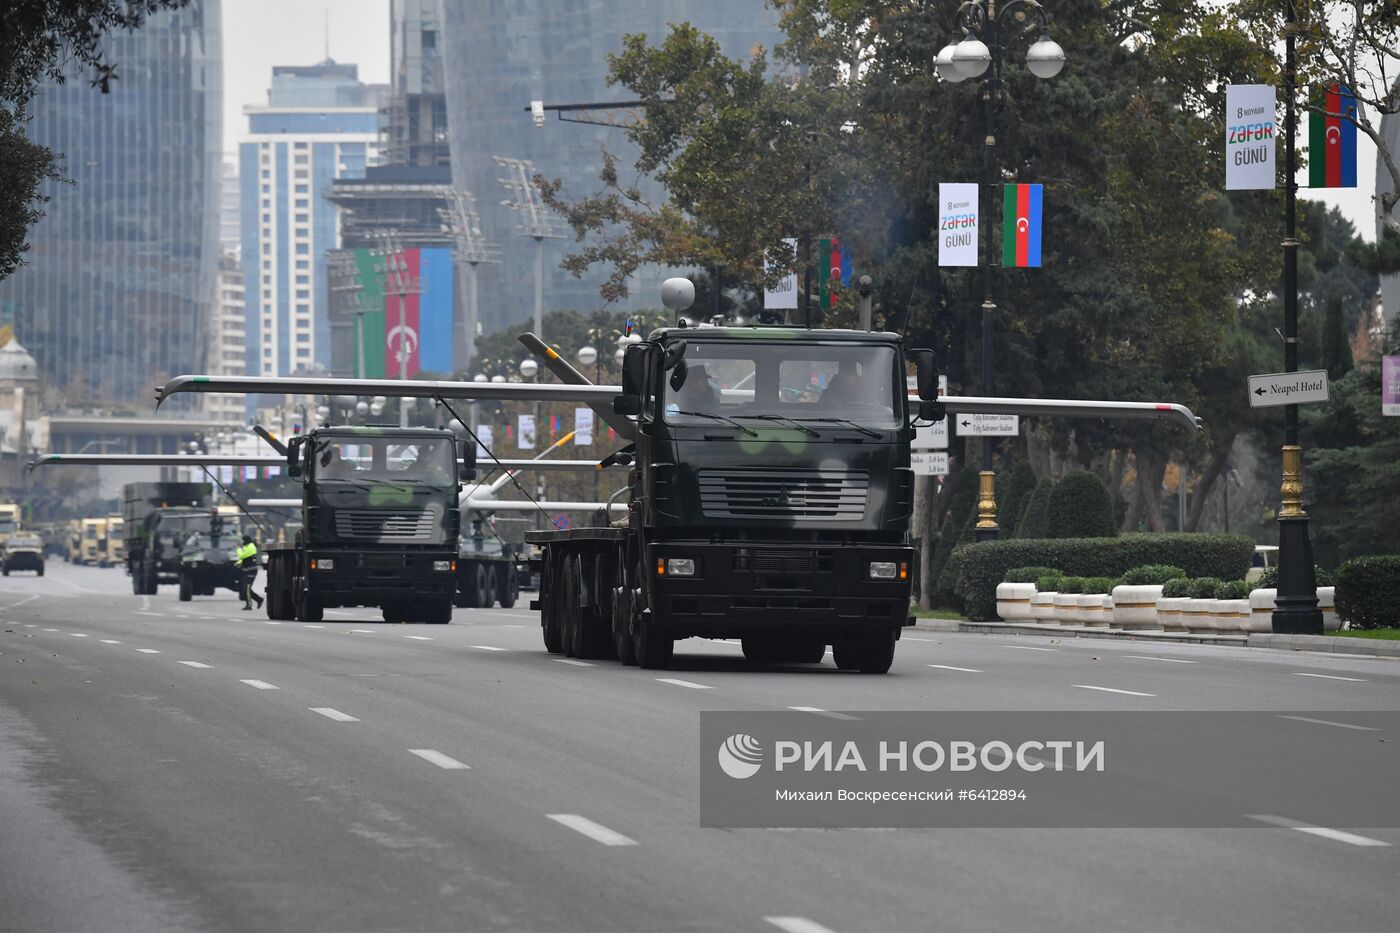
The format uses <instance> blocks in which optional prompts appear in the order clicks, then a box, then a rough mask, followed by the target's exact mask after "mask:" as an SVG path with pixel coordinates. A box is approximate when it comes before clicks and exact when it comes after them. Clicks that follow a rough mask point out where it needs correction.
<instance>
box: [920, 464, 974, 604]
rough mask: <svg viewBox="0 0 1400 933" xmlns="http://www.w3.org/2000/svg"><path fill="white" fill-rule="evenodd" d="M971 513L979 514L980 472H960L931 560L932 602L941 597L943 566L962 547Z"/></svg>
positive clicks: (954, 480)
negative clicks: (939, 581)
mask: <svg viewBox="0 0 1400 933" xmlns="http://www.w3.org/2000/svg"><path fill="white" fill-rule="evenodd" d="M969 512H972V513H973V514H976V512H977V471H976V470H959V471H958V475H957V476H955V477H954V478H953V488H952V490H951V491H950V492H949V494H948V513H947V515H946V516H945V517H944V519H943V527H941V528H940V529H939V530H938V542H937V543H936V544H934V546H933V556H932V557H931V558H930V559H929V561H930V563H929V573H928V581H929V588H930V589H931V590H932V591H933V592H931V593H929V594H928V598H929V600H930V601H933V602H936V601H937V600H938V598H939V596H938V578H939V576H941V575H942V573H943V565H944V564H946V563H947V562H948V555H949V554H951V553H953V548H954V547H956V546H957V545H958V536H959V535H961V534H962V530H963V524H964V523H965V522H966V521H967V515H968V513H969Z"/></svg>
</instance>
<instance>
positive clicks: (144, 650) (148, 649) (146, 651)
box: [136, 648, 160, 654]
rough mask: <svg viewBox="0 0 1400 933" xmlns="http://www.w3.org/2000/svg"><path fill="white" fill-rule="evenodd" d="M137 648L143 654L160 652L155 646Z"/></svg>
mask: <svg viewBox="0 0 1400 933" xmlns="http://www.w3.org/2000/svg"><path fill="white" fill-rule="evenodd" d="M136 650H137V651H139V652H140V653H141V654H160V651H158V650H157V649H155V648H137V649H136Z"/></svg>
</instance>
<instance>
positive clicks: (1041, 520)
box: [1016, 476, 1055, 538]
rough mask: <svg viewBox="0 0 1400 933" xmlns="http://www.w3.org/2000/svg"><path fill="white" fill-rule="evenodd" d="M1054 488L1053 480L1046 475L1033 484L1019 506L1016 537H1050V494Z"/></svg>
mask: <svg viewBox="0 0 1400 933" xmlns="http://www.w3.org/2000/svg"><path fill="white" fill-rule="evenodd" d="M1054 490H1055V482H1054V480H1052V479H1050V477H1048V476H1047V477H1045V478H1044V479H1042V480H1041V481H1040V482H1038V483H1036V484H1035V489H1033V490H1031V493H1030V495H1028V496H1026V499H1025V502H1026V504H1025V505H1024V506H1022V508H1021V518H1020V520H1019V521H1018V522H1017V523H1016V537H1018V538H1048V537H1050V535H1049V527H1050V494H1051V493H1052V492H1054Z"/></svg>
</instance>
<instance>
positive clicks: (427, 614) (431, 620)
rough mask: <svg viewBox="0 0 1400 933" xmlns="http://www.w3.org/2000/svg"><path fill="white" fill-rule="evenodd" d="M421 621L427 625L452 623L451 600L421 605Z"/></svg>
mask: <svg viewBox="0 0 1400 933" xmlns="http://www.w3.org/2000/svg"><path fill="white" fill-rule="evenodd" d="M423 621H424V622H426V623H428V624H429V625H446V624H447V623H449V622H451V621H452V600H450V599H443V600H437V601H434V602H427V603H424V604H423Z"/></svg>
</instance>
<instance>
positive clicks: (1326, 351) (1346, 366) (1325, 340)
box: [1322, 298, 1352, 380]
mask: <svg viewBox="0 0 1400 933" xmlns="http://www.w3.org/2000/svg"><path fill="white" fill-rule="evenodd" d="M1351 364H1352V361H1351V341H1350V340H1348V339H1347V329H1346V324H1345V323H1343V321H1342V300H1341V299H1340V298H1331V299H1329V300H1328V302H1327V317H1326V319H1325V320H1324V322H1323V325H1322V365H1323V366H1325V367H1326V368H1327V376H1328V378H1330V379H1334V380H1335V379H1340V378H1342V377H1343V376H1345V375H1346V374H1347V373H1349V372H1351Z"/></svg>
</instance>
